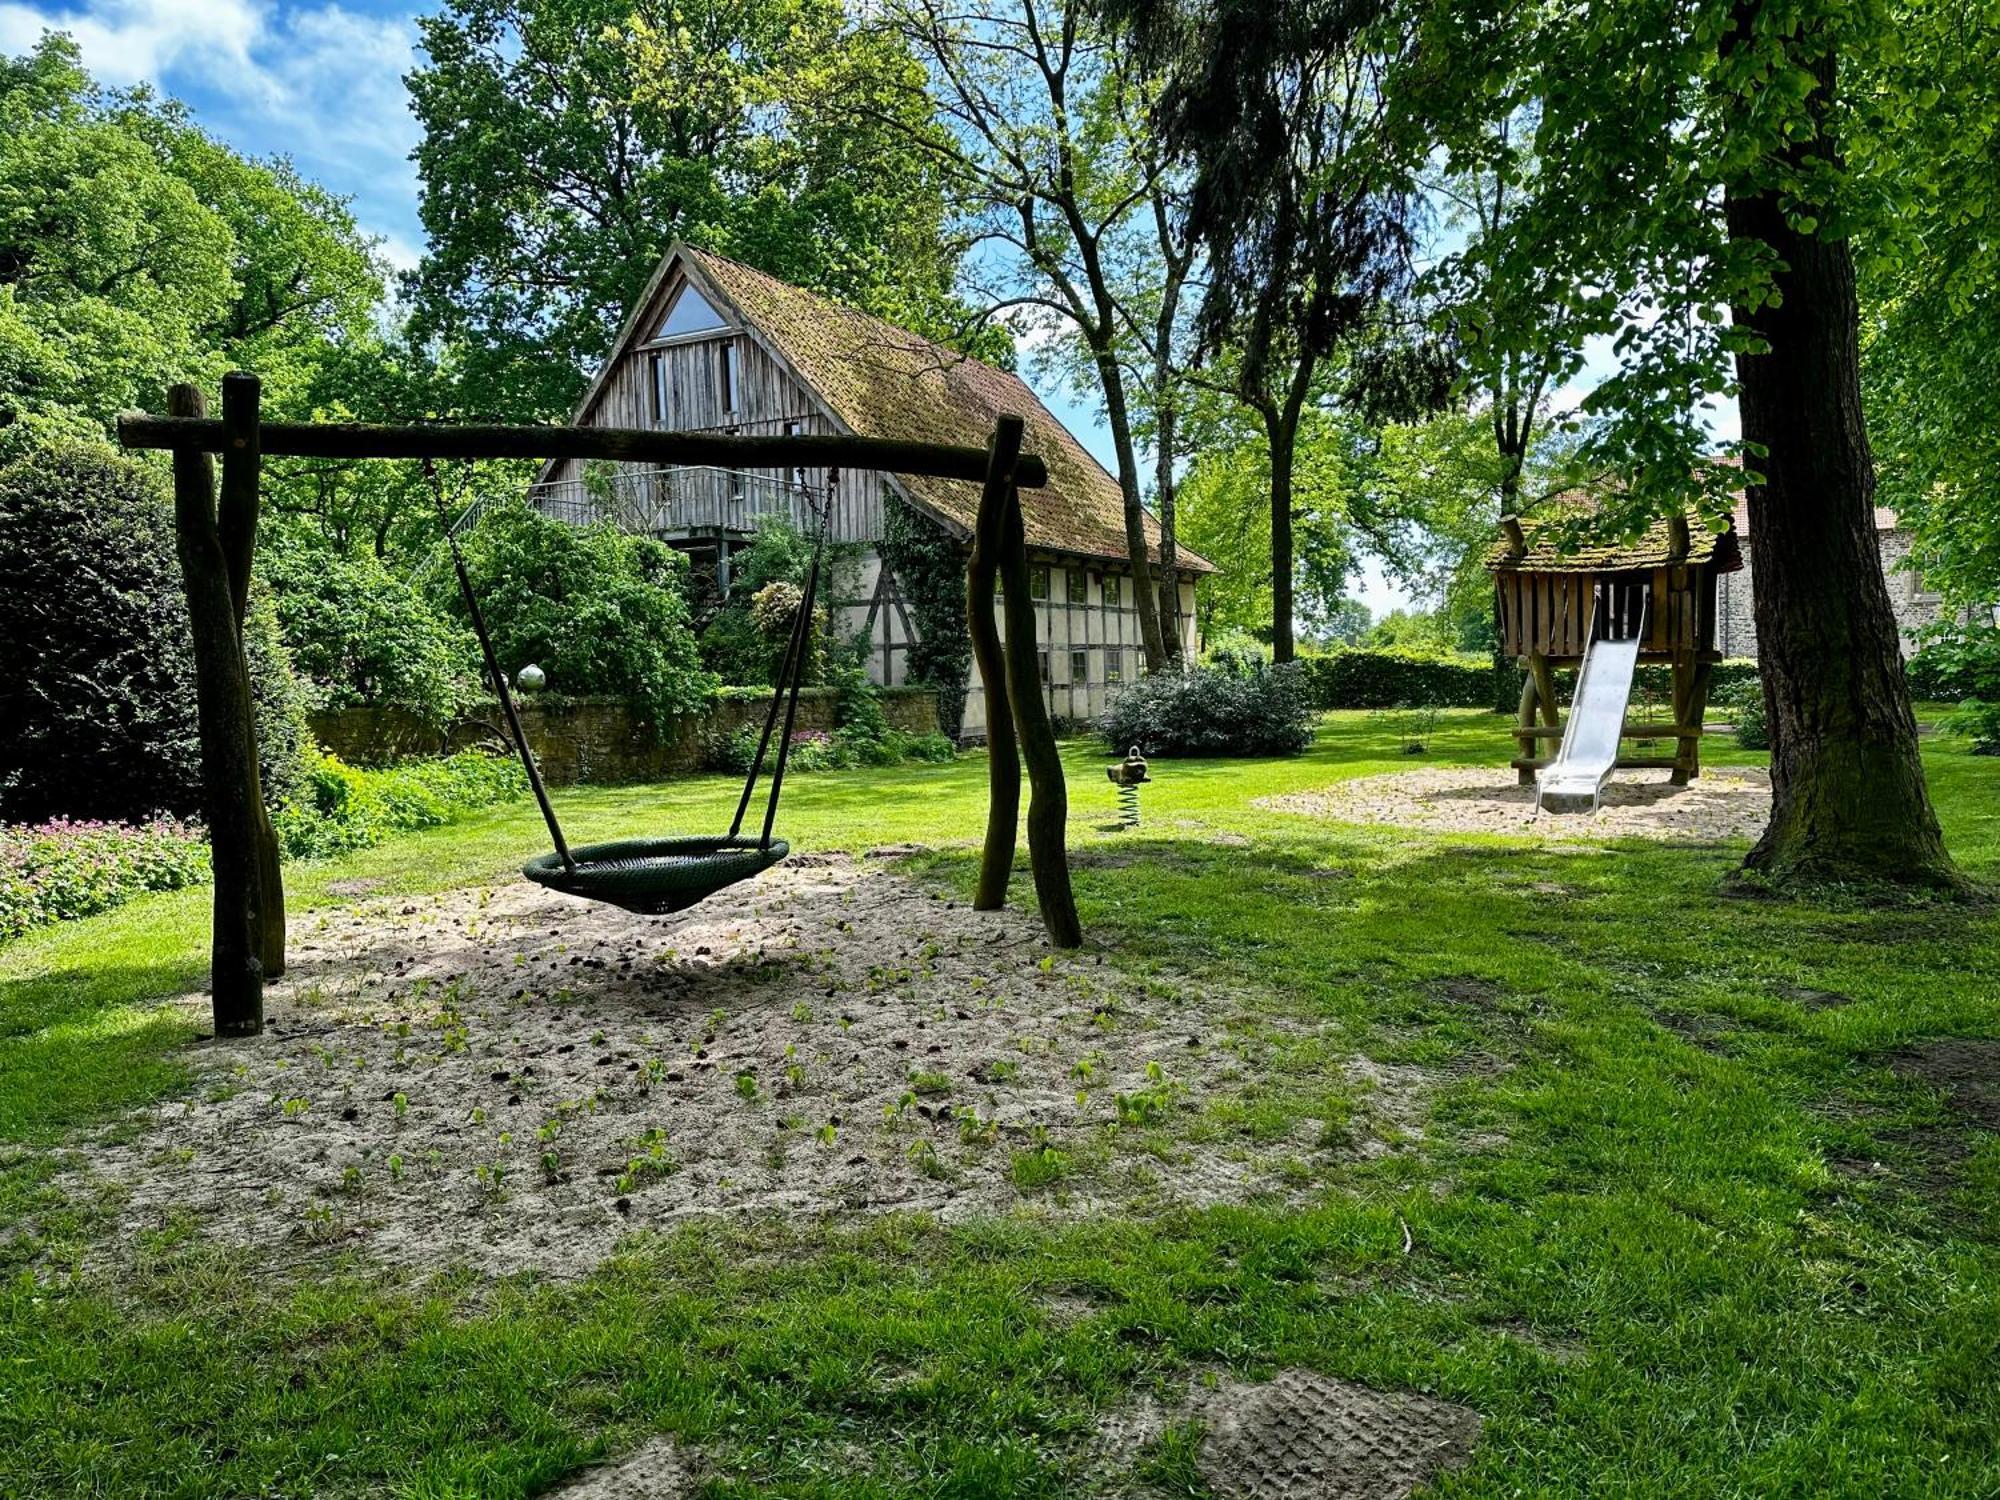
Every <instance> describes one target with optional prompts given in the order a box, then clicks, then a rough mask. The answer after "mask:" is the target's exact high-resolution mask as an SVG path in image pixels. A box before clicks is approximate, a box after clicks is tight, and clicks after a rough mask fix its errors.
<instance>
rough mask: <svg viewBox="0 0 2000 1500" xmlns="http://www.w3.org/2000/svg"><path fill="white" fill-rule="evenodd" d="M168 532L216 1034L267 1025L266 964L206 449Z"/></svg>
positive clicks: (249, 779)
mask: <svg viewBox="0 0 2000 1500" xmlns="http://www.w3.org/2000/svg"><path fill="white" fill-rule="evenodd" d="M167 410H168V411H169V412H170V413H171V414H172V415H174V416H177V417H201V416H203V415H204V410H205V408H204V403H203V401H202V396H201V392H200V391H199V390H197V389H196V388H195V387H194V386H191V385H177V386H175V387H173V389H172V390H170V391H168V392H167ZM173 463H174V535H175V550H176V551H177V552H178V554H179V556H180V564H181V586H182V590H183V592H184V593H185V594H186V597H187V606H188V624H189V627H190V629H191V632H192V635H193V638H194V681H195V710H196V716H197V719H198V721H199V725H200V734H201V792H202V809H203V812H204V814H205V816H206V818H207V821H208V842H209V851H210V857H211V859H212V862H213V864H214V868H215V907H214V911H215V926H214V935H213V937H212V939H211V941H210V945H209V990H210V994H211V997H212V1003H213V1012H214V1016H215V1034H216V1035H217V1036H219V1037H222V1036H255V1035H256V1034H257V1033H258V1032H260V1031H262V1030H263V1029H264V962H263V956H262V939H261V932H260V929H259V924H258V920H257V885H258V880H257V824H256V820H255V816H254V813H253V809H255V808H257V807H260V806H261V805H262V802H263V796H262V791H261V788H260V786H259V783H258V779H257V752H256V742H255V736H256V729H255V717H254V712H253V710H252V707H251V701H250V674H249V670H248V668H247V667H246V666H245V665H244V660H243V637H242V633H241V631H239V630H238V628H237V616H236V605H235V596H234V592H233V590H232V589H231V587H230V571H229V562H228V558H227V555H226V554H225V552H224V549H223V544H222V537H221V534H220V532H219V531H218V529H217V525H216V511H215V465H214V463H213V461H212V460H211V459H210V458H209V456H208V455H207V454H206V453H203V452H198V451H195V450H193V449H185V448H183V449H176V450H175V451H174V460H173Z"/></svg>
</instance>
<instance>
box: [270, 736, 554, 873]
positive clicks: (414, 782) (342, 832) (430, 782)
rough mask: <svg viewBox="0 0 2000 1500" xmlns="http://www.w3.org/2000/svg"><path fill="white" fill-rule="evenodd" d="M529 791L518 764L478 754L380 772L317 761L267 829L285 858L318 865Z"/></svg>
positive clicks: (325, 758) (330, 760)
mask: <svg viewBox="0 0 2000 1500" xmlns="http://www.w3.org/2000/svg"><path fill="white" fill-rule="evenodd" d="M527 790H528V778H527V773H526V772H524V771H523V770H522V769H521V767H520V763H519V762H517V761H516V760H515V759H514V758H513V757H512V756H505V755H490V754H488V753H487V752H485V751H483V750H466V751H461V752H460V753H459V754H457V755H452V756H446V757H444V758H442V759H437V760H413V761H405V762H403V763H402V764H401V765H395V766H385V767H383V768H381V769H379V770H362V769H360V768H358V767H355V766H350V765H348V764H347V763H346V762H344V761H342V760H341V759H340V758H339V757H338V756H334V755H322V756H320V757H319V758H318V760H317V762H316V763H315V764H314V765H313V766H312V767H311V769H310V770H309V771H308V772H307V773H306V776H305V779H304V783H303V784H302V785H301V787H300V788H299V790H298V793H297V794H296V795H295V796H293V797H292V798H291V800H289V801H288V802H286V803H285V804H284V805H283V806H282V807H280V808H278V810H277V811H276V812H275V813H273V814H272V817H271V822H272V824H273V826H274V827H275V828H276V830H277V834H278V846H279V848H280V849H282V850H283V851H284V854H285V856H286V858H288V859H322V858H325V857H326V856H328V855H332V854H344V853H346V852H347V851H349V850H351V849H365V848H367V847H369V846H370V845H372V844H379V843H381V842H382V841H383V840H384V839H386V838H389V837H390V836H392V835H394V834H398V833H413V832H415V831H416V830H418V829H420V828H436V827H438V826H439V825H441V824H444V823H449V822H451V821H452V820H453V819H454V818H457V817H459V816H461V815H462V814H464V813H467V812H470V811H472V810H473V809H475V808H480V807H488V806H491V805H492V804H494V803H496V802H510V801H512V800H513V799H514V798H516V797H519V796H522V795H523V794H525V793H526V791H527Z"/></svg>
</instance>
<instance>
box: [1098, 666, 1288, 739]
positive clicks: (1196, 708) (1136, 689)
mask: <svg viewBox="0 0 2000 1500" xmlns="http://www.w3.org/2000/svg"><path fill="white" fill-rule="evenodd" d="M1312 718H1313V705H1312V701H1311V699H1310V698H1309V697H1308V695H1307V684H1306V677H1305V675H1304V673H1303V672H1302V671H1301V670H1300V668H1299V666H1298V665H1297V664H1292V665H1288V666H1283V667H1271V666H1266V665H1265V664H1264V663H1263V662H1262V660H1261V659H1258V660H1247V659H1246V660H1242V661H1232V662H1229V663H1227V664H1217V665H1211V666H1207V667H1196V668H1193V669H1192V670H1190V671H1186V672H1155V673H1153V674H1152V675H1150V676H1147V677H1141V678H1140V679H1138V681H1136V682H1131V683H1127V684H1126V685H1125V686H1124V687H1123V688H1122V689H1121V690H1120V691H1119V692H1118V693H1117V695H1116V696H1115V697H1113V698H1112V700H1111V705H1110V707H1109V708H1108V709H1106V710H1105V713H1104V718H1103V719H1102V721H1101V722H1100V723H1099V725H1098V729H1099V732H1100V733H1101V734H1102V735H1103V736H1104V740H1105V743H1106V744H1107V745H1108V746H1109V747H1110V748H1111V751H1112V753H1113V754H1120V755H1122V754H1123V753H1124V752H1125V751H1126V750H1127V749H1129V748H1130V747H1131V746H1133V745H1137V746H1138V747H1139V749H1140V750H1141V751H1142V752H1143V753H1144V754H1146V755H1157V756H1174V755H1297V754H1298V753H1299V752H1300V751H1302V750H1304V749H1305V748H1306V746H1308V745H1310V744H1311V743H1312V736H1313V728H1312Z"/></svg>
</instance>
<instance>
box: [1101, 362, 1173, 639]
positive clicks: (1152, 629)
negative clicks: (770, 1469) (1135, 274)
mask: <svg viewBox="0 0 2000 1500" xmlns="http://www.w3.org/2000/svg"><path fill="white" fill-rule="evenodd" d="M1097 369H1098V379H1099V382H1100V383H1101V384H1102V386H1103V387H1104V420H1105V423H1106V425H1107V426H1109V427H1110V428H1111V445H1112V448H1113V449H1114V450H1115V452H1116V453H1117V456H1118V489H1119V493H1120V494H1121V495H1122V496H1123V497H1124V501H1125V550H1126V553H1127V554H1128V555H1129V557H1130V559H1131V563H1132V593H1133V595H1134V599H1133V607H1134V608H1135V609H1136V610H1137V611H1138V613H1139V642H1140V645H1141V646H1142V647H1143V648H1144V650H1145V652H1146V670H1147V671H1149V672H1164V671H1167V670H1168V669H1169V667H1168V661H1167V646H1166V641H1165V638H1164V637H1163V636H1162V634H1161V631H1160V608H1159V594H1158V592H1157V587H1156V585H1155V583H1154V581H1153V560H1152V549H1151V548H1150V547H1149V546H1148V545H1147V543H1146V506H1145V501H1144V499H1143V498H1142V497H1141V495H1140V493H1139V456H1138V450H1137V449H1136V448H1135V447H1134V446H1133V443H1132V415H1131V411H1130V409H1129V408H1128V407H1127V405H1126V401H1125V373H1124V371H1122V370H1120V369H1119V368H1118V356H1117V351H1116V350H1114V349H1104V350H1100V351H1098V354H1097Z"/></svg>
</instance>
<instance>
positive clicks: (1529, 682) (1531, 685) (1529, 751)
mask: <svg viewBox="0 0 2000 1500" xmlns="http://www.w3.org/2000/svg"><path fill="white" fill-rule="evenodd" d="M1535 701H1536V700H1535V674H1534V673H1533V672H1523V673H1522V674H1521V716H1520V724H1519V729H1518V732H1517V733H1516V734H1515V736H1514V738H1515V741H1516V742H1517V743H1518V744H1519V745H1520V747H1521V759H1523V760H1531V759H1533V758H1534V756H1535V755H1536V753H1537V744H1538V740H1537V737H1536V736H1535V735H1533V734H1531V733H1529V732H1528V731H1530V730H1532V729H1533V728H1534V727H1535ZM1515 774H1516V776H1517V777H1518V778H1519V784H1520V785H1521V786H1533V785H1534V784H1535V773H1534V772H1533V771H1530V770H1529V769H1528V768H1527V767H1526V766H1522V767H1520V768H1519V770H1518V771H1517V772H1516V773H1515Z"/></svg>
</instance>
